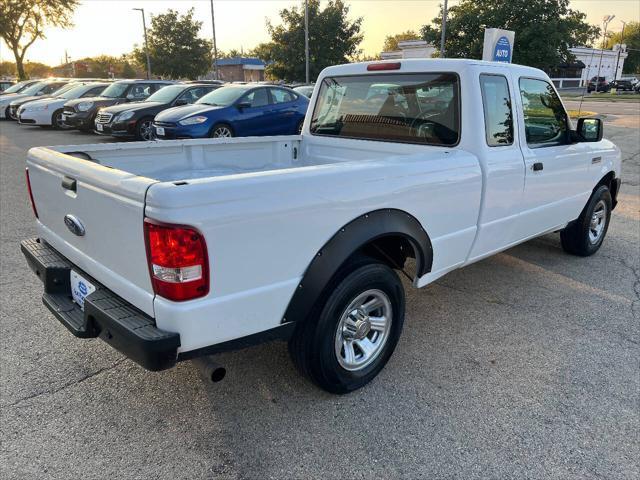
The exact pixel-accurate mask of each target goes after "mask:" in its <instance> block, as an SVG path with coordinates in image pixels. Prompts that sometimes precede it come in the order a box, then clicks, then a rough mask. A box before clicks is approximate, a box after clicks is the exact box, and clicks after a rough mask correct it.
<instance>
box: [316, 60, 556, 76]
mask: <svg viewBox="0 0 640 480" xmlns="http://www.w3.org/2000/svg"><path fill="white" fill-rule="evenodd" d="M394 63H399V64H400V68H399V69H395V70H377V71H368V70H367V66H368V65H372V64H394ZM472 66H473V67H475V66H480V67H486V68H498V67H499V68H505V67H506V68H508V69H511V70H515V71H517V72H518V73H520V74H525V75H534V76H543V77H546V74H545V73H544V72H543V71H542V70H540V69H538V68H533V67H527V66H525V65H518V64H514V63H503V62H488V61H483V60H474V59H468V58H400V59H392V60H375V61H371V62H361V63H350V64H346V65H336V66H333V67H327V68H325V69H324V70H323V71H322V73H321V74H320V76H321V77H325V76H338V75H361V74H376V73H377V74H382V73H388V74H394V73H414V72H415V73H418V72H429V71H432V72H434V71H435V72H438V71H448V72H460V71H462V70H465V69H467V68H469V67H472Z"/></svg>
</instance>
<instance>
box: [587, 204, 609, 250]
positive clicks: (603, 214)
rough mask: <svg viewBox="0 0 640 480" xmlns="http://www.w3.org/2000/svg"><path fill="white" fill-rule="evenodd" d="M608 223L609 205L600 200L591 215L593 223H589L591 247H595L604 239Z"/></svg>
mask: <svg viewBox="0 0 640 480" xmlns="http://www.w3.org/2000/svg"><path fill="white" fill-rule="evenodd" d="M606 223H607V204H606V203H604V200H600V201H599V202H598V203H596V206H595V208H594V209H593V214H592V215H591V221H590V222H589V242H591V245H595V244H596V243H598V242H599V241H600V239H601V238H602V234H603V232H604V227H605V225H606Z"/></svg>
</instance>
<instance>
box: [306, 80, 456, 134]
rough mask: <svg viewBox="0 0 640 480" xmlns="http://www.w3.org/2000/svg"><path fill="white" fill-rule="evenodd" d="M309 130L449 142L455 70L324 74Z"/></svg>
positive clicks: (452, 128) (453, 118)
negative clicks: (343, 74) (349, 74)
mask: <svg viewBox="0 0 640 480" xmlns="http://www.w3.org/2000/svg"><path fill="white" fill-rule="evenodd" d="M311 134H313V135H323V136H332V137H343V138H355V139H362V140H375V141H388V142H402V143H417V144H424V145H440V146H453V145H457V144H458V142H459V140H460V82H459V79H458V76H457V75H456V74H455V73H446V72H445V73H407V74H370V75H353V76H341V77H327V78H325V79H323V81H322V84H321V85H320V91H319V94H318V99H317V101H316V105H315V108H314V110H313V116H312V118H311Z"/></svg>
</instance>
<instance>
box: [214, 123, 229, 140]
mask: <svg viewBox="0 0 640 480" xmlns="http://www.w3.org/2000/svg"><path fill="white" fill-rule="evenodd" d="M224 131H226V132H228V135H226V134H225V135H222V132H224ZM209 136H210V137H211V138H231V137H235V134H234V133H233V128H231V125H227V124H226V123H217V124H215V125H214V126H213V128H212V129H211V133H210V134H209Z"/></svg>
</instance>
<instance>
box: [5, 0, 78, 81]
mask: <svg viewBox="0 0 640 480" xmlns="http://www.w3.org/2000/svg"><path fill="white" fill-rule="evenodd" d="M78 4H79V0H0V37H2V39H3V40H4V41H5V43H6V44H7V45H8V46H9V48H10V49H11V51H12V52H13V56H14V58H15V60H16V69H17V71H18V77H19V78H20V79H21V80H23V79H25V78H26V73H25V69H24V57H25V54H26V53H27V50H28V49H29V47H30V46H31V45H33V44H34V42H35V41H36V40H38V39H42V38H45V35H44V29H45V27H47V26H54V27H62V28H68V27H70V26H71V25H72V22H71V18H70V17H71V14H72V13H73V10H74V9H75V8H76V7H77V6H78Z"/></svg>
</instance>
